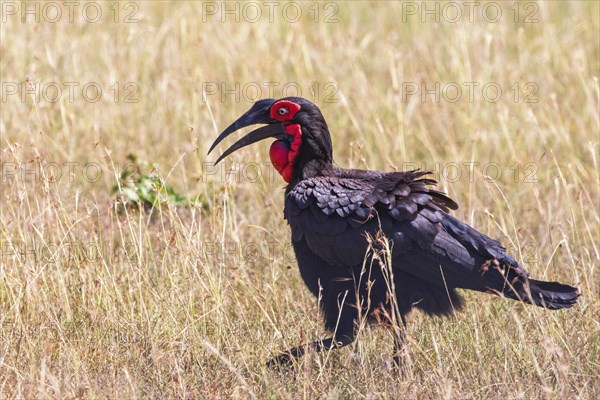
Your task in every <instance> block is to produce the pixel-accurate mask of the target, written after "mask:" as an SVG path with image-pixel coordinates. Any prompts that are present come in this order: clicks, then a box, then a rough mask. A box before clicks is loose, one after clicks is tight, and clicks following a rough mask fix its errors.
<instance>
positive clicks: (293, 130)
mask: <svg viewBox="0 0 600 400" xmlns="http://www.w3.org/2000/svg"><path fill="white" fill-rule="evenodd" d="M285 133H287V134H288V135H290V136H292V137H293V138H294V139H293V141H292V143H291V147H290V149H288V148H287V146H286V145H285V144H284V143H283V142H282V141H280V140H277V141H275V142H273V144H272V145H271V149H270V150H269V157H270V158H271V162H272V163H273V166H274V167H275V169H276V170H277V172H279V174H280V175H281V176H282V177H283V180H284V181H286V182H288V183H289V182H290V181H291V180H292V174H293V172H294V162H295V160H296V157H297V156H298V152H299V150H300V143H301V142H302V130H301V129H300V125H298V124H290V125H286V126H285Z"/></svg>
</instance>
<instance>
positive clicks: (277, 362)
mask: <svg viewBox="0 0 600 400" xmlns="http://www.w3.org/2000/svg"><path fill="white" fill-rule="evenodd" d="M354 338H355V335H354V334H351V335H348V334H345V335H337V336H336V337H331V338H327V339H322V340H317V341H314V342H312V343H309V344H305V345H303V346H298V347H294V348H291V349H289V350H288V351H286V352H284V353H281V354H279V355H278V356H277V357H275V358H273V359H272V360H269V361H268V362H267V367H269V368H274V367H277V366H293V363H294V360H297V359H298V358H300V357H302V356H303V355H304V354H306V351H307V350H309V349H312V350H314V351H315V352H317V353H319V352H321V351H324V350H333V349H339V348H340V347H344V346H347V345H349V344H350V343H352V342H353V341H354Z"/></svg>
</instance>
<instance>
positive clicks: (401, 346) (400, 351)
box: [393, 314, 407, 368]
mask: <svg viewBox="0 0 600 400" xmlns="http://www.w3.org/2000/svg"><path fill="white" fill-rule="evenodd" d="M401 318H402V326H398V327H397V328H396V327H394V332H393V335H394V356H393V358H394V366H395V367H396V368H400V367H401V366H402V362H401V359H402V358H405V357H406V355H407V348H406V317H405V316H404V314H402V315H401Z"/></svg>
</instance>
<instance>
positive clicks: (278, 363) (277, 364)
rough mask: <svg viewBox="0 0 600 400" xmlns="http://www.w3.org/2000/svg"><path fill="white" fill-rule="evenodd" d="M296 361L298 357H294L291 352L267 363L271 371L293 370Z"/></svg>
mask: <svg viewBox="0 0 600 400" xmlns="http://www.w3.org/2000/svg"><path fill="white" fill-rule="evenodd" d="M294 360H296V357H294V356H293V355H292V354H290V353H289V352H285V353H281V354H279V355H278V356H277V357H275V358H272V359H271V360H269V361H267V368H269V369H281V368H285V369H288V368H293V367H294Z"/></svg>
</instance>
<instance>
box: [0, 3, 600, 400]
mask: <svg viewBox="0 0 600 400" xmlns="http://www.w3.org/2000/svg"><path fill="white" fill-rule="evenodd" d="M92 3H93V2H91V3H90V2H74V5H71V6H67V5H66V4H65V3H62V2H58V3H54V4H56V5H55V6H52V7H54V8H52V7H51V8H48V7H47V4H48V3H44V2H28V3H21V2H10V1H3V2H2V3H1V4H0V5H1V7H2V10H1V11H2V23H1V25H0V34H1V42H0V53H1V61H0V68H1V71H0V78H1V81H2V101H1V103H0V106H1V116H0V146H1V150H0V161H1V163H2V177H1V185H2V186H1V187H2V190H1V191H0V199H1V206H0V219H1V225H0V244H1V249H2V254H1V255H2V258H1V261H0V398H23V399H33V398H40V399H47V398H56V399H96V398H98V399H103V398H113V399H135V398H156V399H163V398H186V399H187V398H189V399H209V398H210V399H212V398H222V399H227V398H244V399H245V398H257V399H263V398H306V399H313V398H357V399H360V398H368V399H377V398H393V399H398V398H410V399H413V398H414V399H417V398H418V399H422V398H426V399H440V398H444V399H482V398H485V399H513V398H514V399H537V398H549V399H571V398H581V399H594V398H598V397H599V396H600V274H599V268H600V266H599V261H600V243H599V239H600V212H599V203H600V198H599V197H600V192H599V179H600V177H599V172H598V171H599V145H600V138H599V130H600V122H599V85H598V76H599V74H600V53H599V49H600V46H599V32H600V26H599V24H600V22H599V21H600V18H599V13H600V7H599V3H598V2H595V1H569V2H559V1H547V2H546V1H540V2H523V3H518V4H516V5H515V3H513V2H495V3H485V2H482V3H481V4H479V3H478V4H479V5H478V6H468V5H465V4H464V3H462V2H454V3H443V2H442V3H434V2H430V3H427V5H425V4H424V3H421V2H414V3H411V2H409V3H406V2H405V3H402V2H392V1H378V2H356V3H353V4H348V3H344V2H324V3H314V2H302V3H293V4H292V6H288V7H287V8H285V10H284V6H285V5H286V4H288V3H283V2H282V3H281V4H279V5H272V6H268V5H267V4H265V3H263V2H253V3H235V2H230V3H228V4H227V5H225V4H224V3H221V2H183V1H182V2H172V3H169V2H159V1H152V2H150V1H148V2H141V1H139V2H122V3H116V2H110V3H108V2H96V3H93V4H92ZM247 4H252V5H251V6H250V7H253V8H248V6H247ZM24 7H29V8H28V10H33V11H31V13H30V14H24V10H23V8H24ZM36 7H37V8H36ZM69 7H72V9H70V8H69ZM225 7H228V8H227V10H229V11H231V10H233V11H231V12H232V13H229V14H227V13H225ZM269 7H272V8H271V9H269ZM425 7H428V8H427V9H429V10H433V14H427V13H426V12H424V8H425ZM468 7H474V8H473V9H472V13H469V12H468V11H469V10H468ZM298 8H299V9H300V10H301V12H302V14H301V15H299V14H298V13H297V9H298ZM257 9H258V10H260V11H261V14H260V15H258V14H257V13H256V12H257ZM57 10H58V11H57ZM98 10H99V12H100V14H98ZM269 10H271V12H269ZM457 10H458V12H460V13H461V14H460V15H459V14H457ZM498 10H500V12H501V14H498V13H497V11H498ZM57 12H60V13H61V14H60V16H59V15H58V14H57ZM236 18H237V19H238V20H239V21H238V22H236ZM435 19H438V21H437V22H436V21H435ZM294 94H301V95H302V96H303V97H306V98H308V99H309V100H313V101H315V102H316V103H317V104H318V105H319V107H320V108H321V110H322V112H323V114H324V115H325V118H326V119H327V121H328V123H329V127H330V130H331V132H332V136H333V144H334V159H335V161H336V163H337V164H338V165H340V166H344V167H354V168H369V169H380V170H388V171H392V170H401V169H409V168H414V167H421V168H424V169H430V170H433V171H434V173H435V177H436V179H437V180H438V181H439V185H440V187H441V189H442V190H444V191H446V192H447V193H448V194H449V195H450V196H451V197H452V198H453V199H455V200H456V201H457V202H458V203H459V204H460V208H459V209H458V210H457V211H456V212H455V213H454V214H455V215H456V216H457V217H459V218H460V219H462V220H464V221H466V222H468V223H470V224H471V225H473V226H475V227H476V228H478V229H479V230H481V231H482V232H484V233H486V234H488V235H489V236H491V237H493V238H497V239H499V240H501V241H502V242H503V243H504V244H505V246H506V247H507V248H509V249H510V251H511V253H512V254H513V255H514V256H515V258H517V259H518V260H520V261H521V263H522V264H523V265H524V266H525V267H526V268H527V269H528V270H529V272H530V273H531V275H532V276H534V277H536V278H538V279H544V280H552V281H554V280H557V281H561V282H564V283H568V284H574V285H577V286H578V287H579V288H580V289H581V292H582V297H581V299H580V302H579V304H578V305H577V306H576V307H574V308H573V309H570V310H561V311H554V312H551V311H546V310H544V309H541V308H536V307H531V306H525V305H523V304H521V303H518V302H515V301H509V300H504V299H499V298H497V297H494V296H490V295H486V294H481V293H472V292H469V293H467V292H463V295H464V296H465V298H466V300H467V304H466V308H465V310H464V311H463V312H461V313H458V314H456V315H455V316H454V317H452V318H446V319H441V318H426V317H424V315H422V314H421V313H419V312H415V313H413V314H411V316H410V318H409V325H408V335H409V351H410V362H408V360H407V365H409V367H408V370H407V372H406V373H405V374H404V375H403V376H398V374H397V373H396V371H395V370H394V369H393V368H391V365H392V364H391V353H392V343H391V342H392V340H391V339H392V336H391V334H390V333H389V331H388V330H386V329H383V328H380V327H374V328H364V329H361V330H360V332H359V338H358V341H356V342H355V343H354V344H353V345H351V346H349V347H348V348H345V349H341V350H339V351H337V352H332V353H330V354H311V355H309V356H307V357H305V358H304V359H302V361H301V362H300V364H299V365H298V367H297V368H296V370H295V371H288V372H281V371H278V372H274V371H271V370H269V369H267V368H266V367H265V364H264V362H265V361H266V360H267V359H268V358H270V357H272V356H274V355H275V354H277V353H278V352H280V351H282V350H285V349H287V348H289V347H291V346H294V345H297V344H300V343H302V342H306V341H309V340H314V339H317V338H321V337H324V335H325V332H324V330H323V327H322V324H321V320H320V317H319V315H318V304H317V301H316V299H314V298H313V297H312V295H310V293H309V292H308V290H307V289H306V288H305V287H304V284H303V283H302V281H301V278H300V276H299V273H298V271H297V266H296V263H295V260H294V257H293V254H292V251H291V247H290V245H289V243H290V239H289V230H288V227H287V225H286V223H285V222H284V221H283V215H282V208H283V187H284V182H283V181H282V180H281V179H280V177H279V176H278V175H277V173H276V172H275V171H274V169H273V168H272V167H271V166H270V165H269V163H268V160H269V158H268V144H267V143H262V144H259V145H255V146H252V147H249V148H246V149H244V150H242V151H239V152H237V153H235V154H234V155H233V156H231V157H229V158H228V159H226V160H225V162H224V163H223V164H221V165H220V166H218V167H216V168H215V167H213V166H212V161H214V160H215V159H216V157H217V155H218V154H220V152H221V151H223V150H224V149H225V147H224V145H221V146H219V148H218V149H217V151H216V152H215V153H216V154H211V155H210V156H207V155H206V152H207V150H208V147H209V146H210V144H211V143H212V141H213V140H214V138H215V137H216V136H217V134H218V133H219V132H220V131H221V130H223V129H224V128H225V127H226V126H227V125H229V123H231V122H232V121H233V120H235V119H236V118H237V117H238V116H239V115H241V114H242V113H243V112H244V111H245V110H246V109H248V108H249V107H250V105H251V104H252V101H253V100H255V99H257V98H258V97H261V98H264V97H282V96H284V95H294ZM236 137H239V135H238V136H236ZM233 140H234V139H233V138H232V139H230V140H228V141H227V143H226V144H225V145H227V144H231V143H233ZM132 156H135V157H137V158H136V159H135V160H134V158H133V157H132ZM140 160H146V161H147V163H144V162H143V161H140ZM136 168H137V169H136ZM124 171H129V172H130V173H131V174H129V173H124ZM133 176H138V177H148V176H150V177H151V179H149V180H147V181H144V180H143V179H141V178H140V179H137V180H136V179H135V178H133ZM128 179H129V181H128ZM143 182H146V183H148V182H149V183H148V184H147V185H146V186H144V183H143ZM157 186H158V187H163V188H166V187H168V188H169V193H168V194H165V195H164V196H158V197H159V198H158V200H156V199H154V198H153V197H152V196H151V193H152V191H156V190H158V189H157ZM125 189H128V191H125ZM115 192H116V193H121V194H122V195H121V196H118V195H117V194H116V193H115ZM149 193H150V194H149ZM128 196H129V197H128ZM136 196H137V197H136ZM118 198H120V199H123V198H129V203H127V204H128V206H123V204H122V203H121V202H119V201H117V199H118ZM148 198H150V200H148ZM136 199H137V200H139V201H140V202H143V204H144V205H143V206H142V205H140V206H139V207H138V208H137V209H136V208H135V205H136V204H138V205H139V204H140V203H136ZM153 199H154V200H153Z"/></svg>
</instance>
